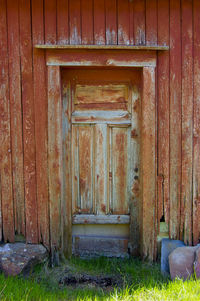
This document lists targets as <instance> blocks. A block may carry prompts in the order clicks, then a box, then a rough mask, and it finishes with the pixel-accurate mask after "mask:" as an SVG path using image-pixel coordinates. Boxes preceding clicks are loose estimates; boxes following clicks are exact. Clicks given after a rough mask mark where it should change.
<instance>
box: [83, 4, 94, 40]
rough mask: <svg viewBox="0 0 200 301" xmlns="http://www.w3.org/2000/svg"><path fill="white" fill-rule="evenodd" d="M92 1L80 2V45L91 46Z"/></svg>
mask: <svg viewBox="0 0 200 301" xmlns="http://www.w3.org/2000/svg"><path fill="white" fill-rule="evenodd" d="M93 32H94V29H93V0H87V1H84V0H81V37H82V44H83V45H84V44H86V45H87V44H93Z"/></svg>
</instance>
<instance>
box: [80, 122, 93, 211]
mask: <svg viewBox="0 0 200 301" xmlns="http://www.w3.org/2000/svg"><path fill="white" fill-rule="evenodd" d="M93 130H94V128H93V126H89V125H86V126H81V125H80V126H79V133H78V135H79V137H78V138H79V141H78V154H79V158H78V159H79V191H80V195H79V197H80V202H81V204H80V205H81V212H82V213H93V210H94V208H93V168H92V166H93V141H94V140H93V139H94V137H93Z"/></svg>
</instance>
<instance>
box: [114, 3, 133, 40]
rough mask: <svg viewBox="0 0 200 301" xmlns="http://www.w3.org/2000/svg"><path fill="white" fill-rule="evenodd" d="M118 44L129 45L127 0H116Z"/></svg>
mask: <svg viewBox="0 0 200 301" xmlns="http://www.w3.org/2000/svg"><path fill="white" fill-rule="evenodd" d="M117 4H118V7H117V9H118V19H117V20H118V44H119V45H129V44H130V23H129V22H130V19H129V18H128V16H129V13H130V12H129V0H118V1H117Z"/></svg>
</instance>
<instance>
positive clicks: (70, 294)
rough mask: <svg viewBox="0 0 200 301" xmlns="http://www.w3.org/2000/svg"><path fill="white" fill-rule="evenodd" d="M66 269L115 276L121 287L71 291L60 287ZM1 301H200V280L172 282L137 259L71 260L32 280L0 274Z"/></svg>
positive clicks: (39, 271) (156, 268) (43, 270)
mask: <svg viewBox="0 0 200 301" xmlns="http://www.w3.org/2000/svg"><path fill="white" fill-rule="evenodd" d="M66 268H67V269H70V272H73V273H87V274H94V275H98V274H101V275H102V274H105V275H115V277H116V276H117V277H119V278H121V279H122V286H121V287H120V288H119V287H118V288H117V287H116V288H113V290H112V291H110V290H106V289H105V290H103V289H102V288H98V289H97V288H94V287H93V288H89V287H87V286H86V287H84V288H80V287H79V288H72V287H71V288H70V287H67V288H66V287H64V286H63V285H60V284H59V283H58V280H59V278H60V276H62V275H63V274H64V273H66ZM0 300H16V301H18V300H22V301H23V300H88V301H92V300H94V301H98V300H99V301H101V300H102V301H107V300H112V301H118V300H124V301H131V300H141V301H143V300H144V301H145V300H156V301H157V300H162V301H163V300H170V301H171V300H172V301H173V300H188V301H192V300H200V280H195V279H191V280H188V281H185V282H183V281H182V280H176V281H173V282H172V281H170V280H169V279H168V278H164V277H162V275H161V273H160V271H159V265H158V264H150V263H143V262H141V261H139V260H134V259H129V260H128V259H126V260H120V259H112V260H110V259H106V258H99V259H91V260H83V259H77V258H72V259H71V260H70V262H67V263H65V264H63V266H62V267H57V268H54V269H50V268H48V267H47V265H45V266H43V267H39V268H37V270H36V271H35V273H34V274H33V275H32V276H31V277H29V279H23V278H22V277H8V278H5V277H4V276H3V275H2V274H0Z"/></svg>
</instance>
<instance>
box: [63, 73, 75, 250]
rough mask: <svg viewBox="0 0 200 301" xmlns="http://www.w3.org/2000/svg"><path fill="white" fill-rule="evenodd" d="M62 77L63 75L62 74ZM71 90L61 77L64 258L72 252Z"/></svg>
mask: <svg viewBox="0 0 200 301" xmlns="http://www.w3.org/2000/svg"><path fill="white" fill-rule="evenodd" d="M62 76H63V74H62ZM71 112H72V103H71V89H70V83H69V81H67V82H65V80H64V78H63V77H62V151H63V156H62V157H63V158H62V160H63V161H62V177H63V178H62V181H63V183H62V186H63V187H62V199H61V228H62V229H61V231H62V232H61V233H62V241H61V244H62V250H63V252H64V254H65V255H66V256H70V255H71V252H72V222H71V218H72V157H71V151H72V147H71V146H72V139H71V135H72V129H71Z"/></svg>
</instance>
